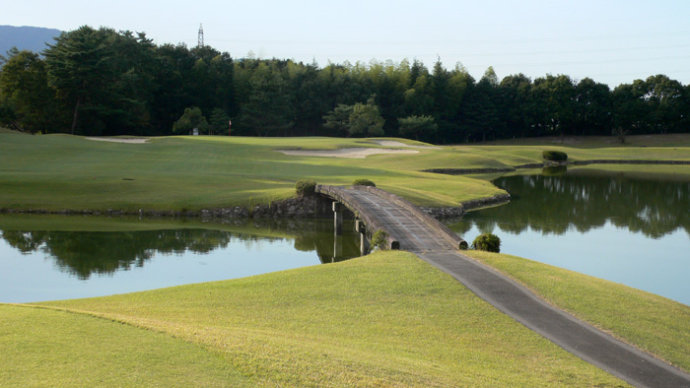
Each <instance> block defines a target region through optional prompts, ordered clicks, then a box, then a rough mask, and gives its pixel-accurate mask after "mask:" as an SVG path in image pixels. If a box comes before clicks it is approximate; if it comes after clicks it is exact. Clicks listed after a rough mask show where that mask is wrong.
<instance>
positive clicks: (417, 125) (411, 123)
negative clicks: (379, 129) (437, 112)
mask: <svg viewBox="0 0 690 388" xmlns="http://www.w3.org/2000/svg"><path fill="white" fill-rule="evenodd" d="M398 124H399V125H400V129H399V131H400V135H401V136H404V137H408V138H414V139H416V140H419V139H432V138H433V137H434V135H435V134H436V130H437V129H438V125H436V122H435V121H434V118H433V117H432V116H408V117H403V118H399V119H398Z"/></svg>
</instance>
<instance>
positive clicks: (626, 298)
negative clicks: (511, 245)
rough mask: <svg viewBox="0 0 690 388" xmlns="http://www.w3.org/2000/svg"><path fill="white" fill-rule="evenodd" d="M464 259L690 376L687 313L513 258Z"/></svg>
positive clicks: (478, 255)
mask: <svg viewBox="0 0 690 388" xmlns="http://www.w3.org/2000/svg"><path fill="white" fill-rule="evenodd" d="M466 254H467V255H468V256H471V257H473V258H475V259H477V260H479V261H481V262H484V263H486V264H489V265H490V266H492V267H494V268H497V269H499V270H501V271H503V272H504V273H507V274H509V275H510V276H512V277H513V278H515V279H517V280H518V281H520V282H521V283H523V284H525V285H527V286H528V287H529V288H531V289H533V290H534V291H535V292H536V293H537V294H539V295H541V296H542V297H544V299H546V300H547V301H549V302H550V303H552V304H554V305H556V306H559V307H560V308H562V309H564V310H566V311H569V312H571V313H572V314H574V315H576V316H578V317H580V318H581V319H583V320H585V321H588V322H591V323H593V324H594V325H595V326H597V327H599V328H602V329H604V330H605V331H607V332H610V333H613V334H614V335H615V336H617V337H618V338H622V339H624V340H625V341H627V342H628V343H631V344H634V345H636V346H637V347H639V348H641V349H644V350H647V351H648V352H650V353H653V354H656V355H657V356H659V357H661V358H663V359H665V360H667V361H669V362H670V363H672V364H674V365H676V366H679V367H681V368H683V369H685V370H686V371H690V307H688V306H685V305H683V304H681V303H678V302H675V301H672V300H670V299H666V298H664V297H661V296H658V295H654V294H651V293H648V292H644V291H640V290H636V289H632V288H630V287H627V286H624V285H622V284H617V283H613V282H610V281H606V280H602V279H598V278H594V277H591V276H588V275H583V274H580V273H577V272H573V271H569V270H565V269H561V268H557V267H553V266H550V265H547V264H542V263H538V262H535V261H531V260H527V259H522V258H519V257H515V256H510V255H503V254H496V253H490V252H482V251H472V250H471V251H467V252H466Z"/></svg>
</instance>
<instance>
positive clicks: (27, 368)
mask: <svg viewBox="0 0 690 388" xmlns="http://www.w3.org/2000/svg"><path fill="white" fill-rule="evenodd" d="M0 349H2V351H0V365H1V366H0V386H3V387H96V386H101V387H102V386H111V387H115V386H118V387H141V386H148V387H152V386H160V387H171V386H199V387H201V386H203V387H226V386H230V385H231V386H237V387H241V386H246V387H251V386H254V384H253V383H252V382H251V380H249V379H248V378H246V377H245V376H242V375H241V374H239V373H238V372H237V371H236V370H234V369H233V368H232V366H231V365H230V364H229V363H227V362H226V361H225V359H224V358H223V356H222V355H221V354H219V353H217V352H209V351H208V350H207V349H204V348H202V347H200V346H198V345H196V344H192V343H189V342H185V341H183V340H180V339H175V338H172V337H171V336H169V335H165V334H162V333H155V332H152V331H147V330H142V329H139V328H136V327H132V326H130V325H123V324H121V323H117V322H113V321H109V320H105V319H98V318H94V317H89V316H85V315H80V314H72V313H68V312H63V311H51V310H46V309H37V308H30V307H23V306H13V305H2V304H0Z"/></svg>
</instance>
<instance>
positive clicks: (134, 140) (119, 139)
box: [87, 137, 149, 144]
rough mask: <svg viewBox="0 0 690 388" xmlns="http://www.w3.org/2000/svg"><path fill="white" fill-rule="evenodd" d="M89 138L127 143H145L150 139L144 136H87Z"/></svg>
mask: <svg viewBox="0 0 690 388" xmlns="http://www.w3.org/2000/svg"><path fill="white" fill-rule="evenodd" d="M87 139H88V140H93V141H109V142H111V143H127V144H144V143H146V142H148V141H149V139H142V138H119V137H87Z"/></svg>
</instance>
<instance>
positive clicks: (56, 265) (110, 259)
mask: <svg viewBox="0 0 690 388" xmlns="http://www.w3.org/2000/svg"><path fill="white" fill-rule="evenodd" d="M0 237H1V238H0V302H14V303H17V302H33V301H42V300H57V299H71V298H83V297H92V296H102V295H111V294H119V293H126V292H133V291H141V290H148V289H155V288H161V287H169V286H174V285H180V284H189V283H198V282H206V281H213V280H223V279H230V278H240V277H246V276H251V275H256V274H261V273H267V272H273V271H281V270H285V269H291V268H298V267H304V266H309V265H315V264H319V263H329V262H332V261H340V260H345V259H348V258H352V257H356V256H359V237H358V235H357V234H356V233H355V232H354V224H353V222H352V220H351V219H350V220H348V219H345V221H344V225H343V236H342V237H338V239H337V242H338V244H337V245H334V243H335V242H336V241H335V238H334V236H333V220H332V219H317V220H297V221H296V220H282V221H268V220H261V221H251V222H244V223H241V224H239V225H222V224H217V225H213V224H203V223H201V222H196V221H193V222H185V223H182V222H179V221H178V222H175V221H166V220H162V221H161V220H157V221H151V220H137V219H128V218H112V219H105V218H97V217H67V216H65V217H57V216H19V217H16V216H15V217H9V216H2V217H0Z"/></svg>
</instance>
